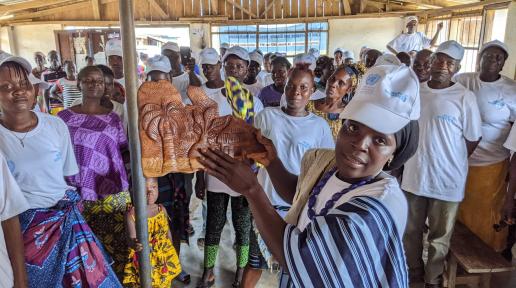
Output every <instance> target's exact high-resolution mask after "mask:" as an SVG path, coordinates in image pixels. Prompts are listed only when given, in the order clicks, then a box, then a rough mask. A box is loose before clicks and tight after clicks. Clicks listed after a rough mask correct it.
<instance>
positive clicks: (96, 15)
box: [91, 0, 100, 20]
mask: <svg viewBox="0 0 516 288" xmlns="http://www.w3.org/2000/svg"><path fill="white" fill-rule="evenodd" d="M91 7H92V9H93V19H94V20H100V0H91Z"/></svg>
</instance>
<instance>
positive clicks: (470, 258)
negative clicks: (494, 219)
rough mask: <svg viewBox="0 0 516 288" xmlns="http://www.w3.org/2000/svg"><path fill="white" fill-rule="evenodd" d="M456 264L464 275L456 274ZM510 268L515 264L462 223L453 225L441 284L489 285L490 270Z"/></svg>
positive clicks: (507, 269) (497, 270) (491, 271)
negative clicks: (444, 279) (443, 281)
mask: <svg viewBox="0 0 516 288" xmlns="http://www.w3.org/2000/svg"><path fill="white" fill-rule="evenodd" d="M457 264H458V265H460V267H461V268H462V269H463V270H464V271H465V272H466V274H465V275H457ZM512 270H516V266H513V265H512V264H511V262H509V261H507V260H505V258H503V257H502V256H501V255H500V254H499V253H496V252H495V251H494V250H493V249H492V248H491V247H489V246H487V245H486V244H485V243H484V242H483V241H482V240H480V238H478V237H477V236H476V235H474V234H473V233H472V232H471V231H470V230H469V229H468V228H467V227H466V226H464V225H463V224H462V223H459V222H457V223H456V224H455V230H454V232H453V236H452V240H451V244H450V254H449V259H448V263H447V267H446V276H447V277H446V278H447V281H445V287H450V288H454V287H455V285H457V284H467V285H469V286H470V287H490V281H491V274H492V273H497V272H506V271H512ZM446 282H447V283H446ZM446 284H447V285H446Z"/></svg>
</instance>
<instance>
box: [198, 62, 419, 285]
mask: <svg viewBox="0 0 516 288" xmlns="http://www.w3.org/2000/svg"><path fill="white" fill-rule="evenodd" d="M364 77H365V79H364V80H365V83H364V85H361V87H360V89H359V90H358V91H357V93H356V94H355V96H354V98H353V100H352V101H351V102H350V104H348V106H346V108H345V109H344V111H343V112H342V113H341V115H340V117H341V118H342V119H343V121H344V124H343V126H342V129H341V130H340V133H339V136H338V139H337V144H336V148H335V150H325V149H316V150H310V151H308V152H307V153H306V154H305V155H304V157H303V160H302V163H301V173H300V175H299V176H296V175H294V174H292V173H290V172H289V171H288V170H287V169H286V168H285V166H284V165H283V163H282V161H281V159H280V158H279V157H278V156H277V152H276V149H275V148H274V145H273V144H272V143H271V141H270V140H268V139H266V138H261V140H260V142H261V143H262V144H264V145H265V146H266V147H267V150H268V160H266V161H263V162H266V163H262V164H264V165H265V166H266V169H267V173H268V174H269V175H270V177H271V181H272V183H273V185H274V188H275V190H276V191H277V192H278V194H279V195H280V196H281V197H282V198H283V199H284V200H285V201H286V202H291V203H292V208H291V209H290V211H289V212H288V214H287V216H286V217H285V220H283V218H282V217H281V216H280V215H279V214H278V212H277V210H276V209H274V207H273V204H271V201H270V200H269V198H268V197H267V194H266V193H265V192H264V191H263V188H262V187H261V186H260V184H259V182H258V180H257V179H256V178H255V177H252V176H253V172H252V170H251V168H250V167H249V165H247V164H246V163H244V162H239V161H236V160H234V159H233V158H231V157H229V156H228V155H226V154H224V153H221V152H220V151H215V150H205V151H201V152H202V155H203V156H202V157H201V159H200V161H201V163H202V164H203V165H204V166H205V167H206V171H207V173H208V174H210V175H213V176H215V177H217V178H218V179H220V180H221V181H222V182H223V183H225V184H227V185H228V186H229V187H230V188H231V189H233V190H235V191H238V192H240V193H242V195H244V196H245V197H246V198H247V199H248V201H249V203H250V207H251V210H252V212H253V216H254V219H255V222H256V224H257V227H258V230H259V231H260V234H261V236H262V237H263V239H264V240H265V242H266V244H267V246H268V248H269V250H270V251H271V252H272V254H273V256H274V257H275V258H276V260H277V261H279V263H280V264H281V265H282V267H283V269H284V271H285V272H288V274H289V276H290V277H287V276H286V275H284V277H282V279H281V281H282V283H280V285H282V286H281V287H289V286H290V287H292V286H293V287H364V286H382V285H389V286H398V287H408V274H407V269H406V264H405V256H404V253H403V243H402V235H403V232H404V230H405V225H406V219H407V213H408V208H407V202H406V200H405V198H404V196H403V193H402V191H401V189H400V188H399V185H398V183H397V181H396V179H395V178H393V177H391V176H389V175H387V174H386V173H383V172H382V170H392V169H396V168H399V167H400V166H401V165H403V163H404V162H405V161H406V160H407V159H408V158H410V157H411V156H412V155H413V154H414V153H415V151H416V149H417V142H418V140H417V139H418V137H417V136H418V131H419V129H418V125H417V121H414V120H417V119H418V118H419V84H418V80H417V77H416V75H415V74H414V72H412V71H411V70H410V69H409V68H408V67H406V66H405V65H403V66H396V65H381V66H376V67H374V68H371V69H370V70H369V71H368V74H366V75H365V76H364ZM391 93H403V94H404V95H406V96H407V98H406V99H405V100H407V101H402V100H401V99H400V98H398V97H391V96H390V95H391ZM363 267H374V269H362V268H363ZM364 271H365V272H364ZM367 271H369V272H367ZM285 282H286V283H285ZM386 283H387V284H386ZM283 285H285V286H283Z"/></svg>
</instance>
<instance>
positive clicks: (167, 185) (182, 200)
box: [157, 173, 193, 243]
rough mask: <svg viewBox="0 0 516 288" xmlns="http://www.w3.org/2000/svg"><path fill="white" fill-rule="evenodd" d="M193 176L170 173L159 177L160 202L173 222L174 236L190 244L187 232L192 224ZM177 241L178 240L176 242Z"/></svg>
mask: <svg viewBox="0 0 516 288" xmlns="http://www.w3.org/2000/svg"><path fill="white" fill-rule="evenodd" d="M192 178H193V174H182V173H170V174H167V175H165V176H162V177H158V190H159V195H158V201H157V203H159V204H163V206H165V209H166V210H167V213H168V215H169V216H170V218H171V220H170V221H169V222H170V223H169V224H170V230H171V231H172V235H177V236H178V238H179V240H180V241H184V242H186V243H188V240H189V236H188V232H187V228H188V225H189V224H190V210H189V206H190V197H191V196H192V184H191V183H192ZM174 241H176V240H174Z"/></svg>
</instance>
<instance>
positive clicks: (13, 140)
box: [0, 17, 516, 288]
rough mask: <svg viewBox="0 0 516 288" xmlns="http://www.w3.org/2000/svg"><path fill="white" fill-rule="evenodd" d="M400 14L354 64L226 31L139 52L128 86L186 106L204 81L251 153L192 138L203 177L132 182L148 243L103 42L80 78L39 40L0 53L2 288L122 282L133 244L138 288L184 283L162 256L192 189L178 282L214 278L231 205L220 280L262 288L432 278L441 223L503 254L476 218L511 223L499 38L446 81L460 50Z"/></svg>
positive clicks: (133, 279)
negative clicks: (196, 220) (243, 130)
mask: <svg viewBox="0 0 516 288" xmlns="http://www.w3.org/2000/svg"><path fill="white" fill-rule="evenodd" d="M417 21H418V20H417V18H415V17H408V18H407V21H406V28H407V31H406V33H403V34H401V35H399V36H398V37H396V38H395V39H394V40H392V41H391V42H389V43H388V44H387V45H386V49H387V50H388V52H385V53H382V52H381V51H379V50H376V49H369V48H367V47H363V48H362V49H361V51H360V54H359V57H358V58H356V59H355V56H354V54H353V53H352V52H351V51H348V50H346V49H342V48H337V49H335V51H334V53H333V55H319V51H317V49H314V48H311V49H310V50H309V51H308V52H307V53H303V54H299V55H296V56H295V57H294V59H293V63H291V62H290V61H289V60H288V59H287V58H286V55H284V54H281V53H265V54H264V53H263V52H262V51H261V50H260V49H256V50H253V51H248V50H246V49H244V48H242V47H239V46H230V45H228V44H227V43H223V44H222V45H221V47H220V50H219V51H217V50H216V49H214V48H205V49H203V50H202V51H200V53H199V55H198V57H196V58H194V57H192V55H191V54H190V51H189V50H188V49H187V50H188V51H186V50H185V49H181V47H179V45H178V44H177V43H173V42H168V43H166V44H164V45H163V46H162V47H161V49H162V52H161V54H160V55H155V56H153V57H148V56H147V55H145V57H142V62H141V67H139V69H138V73H139V74H140V75H139V76H140V78H139V79H141V81H163V80H166V81H170V82H171V83H172V84H173V86H174V87H175V89H176V90H177V91H178V92H179V93H180V94H181V98H182V101H183V102H184V103H185V104H191V101H190V99H189V98H188V94H187V89H188V87H189V86H197V87H202V89H203V91H204V92H205V93H206V95H207V96H208V97H209V98H210V99H211V100H213V101H214V102H216V103H217V106H218V112H219V115H220V116H226V115H232V116H233V117H237V118H240V119H243V120H245V121H246V122H247V123H248V124H250V125H253V126H254V127H256V128H258V129H259V130H260V134H258V137H257V141H258V142H259V143H260V144H262V145H263V146H264V147H265V149H266V157H264V159H261V160H260V162H259V163H255V162H252V161H237V160H235V159H233V158H231V157H230V156H228V155H227V154H225V153H223V152H221V151H218V150H212V149H202V150H200V151H199V153H200V155H201V157H200V158H199V161H200V163H201V164H202V165H203V166H204V169H203V170H202V171H198V172H196V173H194V174H182V173H171V174H167V175H165V176H163V177H158V178H148V179H146V191H138V192H139V193H142V192H144V193H146V197H147V205H148V206H147V213H148V229H149V231H148V236H149V245H150V247H144V246H143V245H142V244H141V241H140V240H141V239H140V240H139V239H138V238H137V236H136V225H135V211H134V207H133V206H132V205H131V198H132V193H135V191H133V190H132V188H131V183H130V182H131V181H130V179H131V171H130V165H129V163H130V155H129V150H128V135H127V126H128V119H127V113H126V111H127V108H126V104H125V89H124V87H125V79H124V62H123V57H124V55H123V49H122V45H121V41H120V40H118V39H111V40H109V41H108V42H107V43H106V46H105V53H106V57H107V64H108V65H100V64H99V65H96V64H95V59H94V58H93V57H91V56H88V57H86V59H85V60H86V62H87V66H85V67H84V68H82V69H80V71H76V70H77V69H76V66H75V64H74V62H73V61H70V60H66V61H64V62H63V64H62V65H61V62H60V59H59V58H60V57H59V54H58V53H57V52H56V51H50V52H49V53H48V54H47V55H45V54H43V53H41V52H37V53H35V54H34V60H35V63H36V64H37V66H36V67H35V68H32V67H31V65H30V64H29V62H28V61H27V60H26V59H24V58H21V57H18V56H13V55H10V54H8V53H5V52H1V53H0V109H1V114H0V124H1V125H0V135H1V137H0V151H1V153H0V173H1V174H0V175H1V177H0V220H1V224H2V225H1V229H0V256H1V259H0V260H1V261H0V287H17V288H18V287H140V279H139V262H138V251H141V250H142V249H150V255H151V264H152V283H153V284H152V285H153V287H171V284H172V281H174V280H177V281H180V282H183V283H186V284H188V283H190V282H191V279H190V275H189V274H188V273H187V271H185V270H184V269H183V268H184V265H181V263H180V262H181V261H180V257H179V255H180V253H181V250H180V248H181V243H182V242H186V243H189V239H190V236H192V235H193V228H192V225H191V224H190V211H189V203H190V198H191V197H192V195H195V196H196V197H197V198H199V199H201V200H202V216H203V221H204V225H203V231H202V232H201V237H199V238H198V239H197V245H198V246H199V247H200V248H202V249H203V252H204V262H203V267H204V270H203V275H202V278H201V279H200V281H199V282H198V283H196V287H211V286H213V285H214V283H215V277H216V275H215V274H216V273H215V272H214V267H215V265H216V260H217V255H218V251H219V245H220V243H221V237H222V230H223V227H224V225H225V223H226V220H227V210H228V206H229V205H230V208H231V215H232V224H233V228H234V231H235V235H236V239H235V243H234V249H235V251H236V271H235V276H234V281H233V284H232V286H233V287H255V286H256V285H257V283H258V281H259V280H260V277H261V274H262V271H263V270H265V269H275V268H277V267H279V268H280V270H281V273H279V279H278V282H279V286H280V287H380V286H382V287H383V286H389V287H390V286H397V287H408V286H409V283H420V282H423V283H425V287H441V286H442V284H443V270H444V265H445V260H446V255H447V254H448V251H449V247H450V239H451V235H452V233H453V229H454V225H455V223H456V221H461V222H462V223H464V224H465V225H466V226H467V227H468V228H469V229H470V230H471V231H473V233H475V234H476V235H477V236H479V237H480V238H481V239H482V240H483V241H484V242H485V243H486V244H488V245H489V246H490V247H492V248H493V249H494V250H496V251H498V252H502V251H505V252H507V251H510V249H511V247H512V245H513V244H514V243H511V242H510V241H508V240H507V239H510V238H508V229H507V228H504V229H502V230H501V232H497V231H495V230H494V229H493V225H494V224H500V225H501V226H502V227H504V226H507V225H511V224H513V223H514V209H513V208H514V198H515V192H516V159H511V152H514V151H516V128H515V127H513V123H514V121H515V118H516V82H515V81H514V80H511V79H509V78H507V77H505V76H503V75H501V74H500V73H501V71H502V69H503V67H504V64H505V60H506V59H507V57H508V56H509V55H508V53H509V52H508V51H509V49H508V48H507V46H506V45H505V44H504V43H503V42H500V41H497V40H494V41H491V42H487V43H485V44H483V45H482V47H481V48H480V50H479V53H478V55H479V62H478V63H479V64H478V71H477V72H475V73H461V74H459V73H458V72H459V70H460V67H461V66H460V65H461V60H462V58H463V56H464V48H463V47H462V46H461V45H460V44H459V43H458V42H456V41H453V40H450V41H445V42H443V43H441V44H440V45H438V46H437V47H435V46H433V45H435V44H436V41H437V37H438V33H439V32H440V30H441V28H442V25H439V26H438V30H437V33H436V34H435V35H433V37H432V38H431V39H429V38H427V37H426V36H425V35H424V34H423V33H420V32H416V27H417ZM431 49H433V50H431ZM185 51H186V52H185ZM47 60H48V62H49V63H50V66H49V67H47V66H46V63H47ZM52 114H54V115H52ZM488 179H489V180H488ZM425 234H426V237H424V235H425ZM425 242H427V245H426V246H427V247H428V248H427V249H428V251H427V253H426V256H425V257H424V256H423V254H424V253H423V250H424V243H425ZM424 258H425V259H426V261H424V260H423V259H424Z"/></svg>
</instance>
